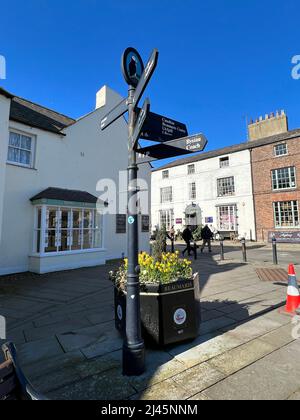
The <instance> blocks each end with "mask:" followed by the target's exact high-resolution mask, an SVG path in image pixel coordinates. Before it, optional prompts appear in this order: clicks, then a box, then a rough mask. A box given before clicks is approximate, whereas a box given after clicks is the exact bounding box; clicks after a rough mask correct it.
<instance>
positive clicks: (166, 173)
mask: <svg viewBox="0 0 300 420" xmlns="http://www.w3.org/2000/svg"><path fill="white" fill-rule="evenodd" d="M169 177H170V172H169V171H168V170H166V171H162V179H169Z"/></svg>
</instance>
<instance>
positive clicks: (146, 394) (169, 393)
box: [131, 379, 188, 401]
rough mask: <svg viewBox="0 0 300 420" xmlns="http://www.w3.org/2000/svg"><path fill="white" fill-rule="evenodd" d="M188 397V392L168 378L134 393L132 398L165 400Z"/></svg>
mask: <svg viewBox="0 0 300 420" xmlns="http://www.w3.org/2000/svg"><path fill="white" fill-rule="evenodd" d="M187 398H188V392H187V391H186V390H185V389H184V388H182V387H180V386H179V385H178V384H177V383H176V382H174V381H173V380H172V379H167V380H165V381H163V382H160V383H159V384H157V385H154V386H151V387H149V388H147V389H146V390H145V391H143V392H141V393H139V394H137V395H134V397H132V398H131V399H132V400H142V401H155V400H156V401H163V400H171V401H176V400H185V399H187Z"/></svg>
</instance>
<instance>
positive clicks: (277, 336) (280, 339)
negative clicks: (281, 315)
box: [259, 324, 295, 348]
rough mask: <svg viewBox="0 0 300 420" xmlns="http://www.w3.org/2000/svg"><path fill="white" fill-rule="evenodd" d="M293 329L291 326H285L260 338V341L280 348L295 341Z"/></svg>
mask: <svg viewBox="0 0 300 420" xmlns="http://www.w3.org/2000/svg"><path fill="white" fill-rule="evenodd" d="M292 328H293V326H292V325H291V324H288V325H284V326H282V327H281V328H278V329H277V330H275V331H272V332H270V333H268V334H266V335H263V336H261V337H259V339H260V341H263V342H264V343H268V344H270V345H272V346H274V347H276V348H280V347H283V346H286V345H287V344H290V343H291V342H293V341H295V339H294V337H293V336H292Z"/></svg>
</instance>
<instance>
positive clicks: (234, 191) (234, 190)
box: [217, 176, 236, 197]
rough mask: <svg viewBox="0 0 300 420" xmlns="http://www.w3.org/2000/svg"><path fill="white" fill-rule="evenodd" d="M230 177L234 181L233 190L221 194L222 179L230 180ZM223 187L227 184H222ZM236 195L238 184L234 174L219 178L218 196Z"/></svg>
mask: <svg viewBox="0 0 300 420" xmlns="http://www.w3.org/2000/svg"><path fill="white" fill-rule="evenodd" d="M229 179H232V180H233V183H232V186H233V191H232V192H228V193H222V194H221V192H220V185H219V183H220V181H225V180H229ZM227 187H228V186H227ZM222 188H225V186H224V185H222ZM228 188H229V187H228ZM235 195H236V185H235V177H234V176H226V177H222V178H217V197H233V196H235Z"/></svg>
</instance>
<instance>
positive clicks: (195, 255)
mask: <svg viewBox="0 0 300 420" xmlns="http://www.w3.org/2000/svg"><path fill="white" fill-rule="evenodd" d="M197 249H198V245H197V243H196V242H194V246H193V251H194V257H195V260H197V259H198V252H197Z"/></svg>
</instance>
